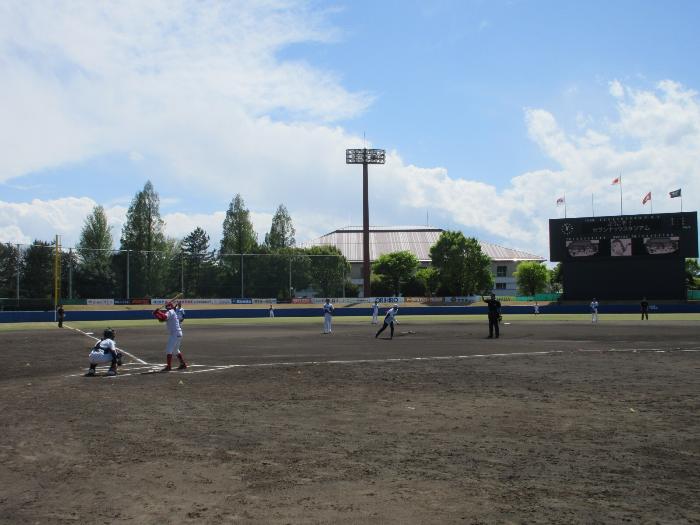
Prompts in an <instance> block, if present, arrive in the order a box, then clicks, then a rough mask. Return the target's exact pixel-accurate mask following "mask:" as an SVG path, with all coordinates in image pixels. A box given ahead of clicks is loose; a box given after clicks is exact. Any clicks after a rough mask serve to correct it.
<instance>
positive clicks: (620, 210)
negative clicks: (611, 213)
mask: <svg viewBox="0 0 700 525" xmlns="http://www.w3.org/2000/svg"><path fill="white" fill-rule="evenodd" d="M620 215H622V172H620Z"/></svg>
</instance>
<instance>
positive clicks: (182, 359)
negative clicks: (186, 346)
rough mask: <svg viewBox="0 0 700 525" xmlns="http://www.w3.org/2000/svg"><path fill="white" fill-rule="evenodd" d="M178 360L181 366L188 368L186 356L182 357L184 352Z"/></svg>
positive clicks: (178, 355)
mask: <svg viewBox="0 0 700 525" xmlns="http://www.w3.org/2000/svg"><path fill="white" fill-rule="evenodd" d="M177 358H178V360H179V361H180V364H181V365H185V366H187V363H185V356H183V355H182V352H180V353H179V354H177Z"/></svg>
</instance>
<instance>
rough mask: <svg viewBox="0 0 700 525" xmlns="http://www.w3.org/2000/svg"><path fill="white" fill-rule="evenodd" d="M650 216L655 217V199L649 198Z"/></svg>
mask: <svg viewBox="0 0 700 525" xmlns="http://www.w3.org/2000/svg"><path fill="white" fill-rule="evenodd" d="M649 204H650V206H649V214H650V215H653V213H654V197H649Z"/></svg>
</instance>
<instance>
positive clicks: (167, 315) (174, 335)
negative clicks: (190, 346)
mask: <svg viewBox="0 0 700 525" xmlns="http://www.w3.org/2000/svg"><path fill="white" fill-rule="evenodd" d="M153 317H155V318H156V319H158V321H159V322H161V323H166V324H167V327H168V334H170V335H169V337H168V344H167V345H166V347H165V353H166V357H165V358H166V365H165V368H163V370H161V372H170V371H171V370H172V363H173V352H175V355H177V360H178V361H180V366H178V367H177V369H178V370H184V369H185V368H187V363H186V362H185V357H184V356H183V355H182V352H180V345H181V344H182V327H181V326H180V320H179V316H178V313H177V311H176V310H175V305H174V304H173V303H172V302H171V301H168V302H167V303H165V310H163V309H161V308H156V309H155V310H154V311H153Z"/></svg>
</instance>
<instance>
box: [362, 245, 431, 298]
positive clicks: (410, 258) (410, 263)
mask: <svg viewBox="0 0 700 525" xmlns="http://www.w3.org/2000/svg"><path fill="white" fill-rule="evenodd" d="M418 264H419V263H418V258H417V257H416V256H415V255H413V254H412V253H411V252H409V251H407V250H405V251H400V252H392V253H385V254H383V255H380V256H379V257H378V258H377V260H376V261H375V262H374V263H373V264H372V271H373V272H375V273H377V274H379V275H382V276H383V277H384V278H385V279H386V280H387V281H388V282H389V284H390V285H391V289H392V290H393V291H392V294H393V295H398V294H399V293H400V292H401V283H406V282H408V281H410V280H411V278H412V277H413V276H414V275H415V273H416V270H417V269H418Z"/></svg>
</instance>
